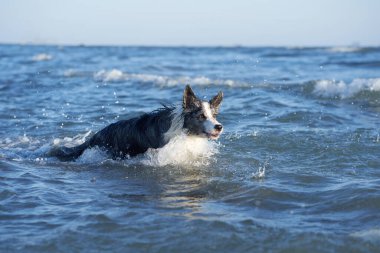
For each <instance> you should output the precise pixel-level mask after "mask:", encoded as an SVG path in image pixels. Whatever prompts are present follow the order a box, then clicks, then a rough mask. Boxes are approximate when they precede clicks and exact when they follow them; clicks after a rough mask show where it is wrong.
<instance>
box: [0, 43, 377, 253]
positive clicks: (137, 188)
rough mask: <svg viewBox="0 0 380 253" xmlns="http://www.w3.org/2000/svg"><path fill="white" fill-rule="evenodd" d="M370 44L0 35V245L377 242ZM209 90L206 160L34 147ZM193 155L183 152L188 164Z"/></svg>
mask: <svg viewBox="0 0 380 253" xmlns="http://www.w3.org/2000/svg"><path fill="white" fill-rule="evenodd" d="M379 59H380V48H359V47H357V48H355V47H347V48H345V47H331V48H281V47H279V48H272V47H262V48H246V47H234V48H223V47H205V48H191V47H173V48H172V47H87V46H72V47H69V46H29V45H0V94H1V96H0V252H146V251H149V252H379V251H380V157H379V154H380V60H379ZM187 83H189V84H191V85H192V87H193V89H194V91H195V92H196V94H198V95H199V96H200V97H202V98H203V97H204V98H206V99H207V98H210V97H212V96H214V95H215V94H216V93H217V92H218V91H219V90H222V91H223V92H224V96H225V99H224V101H223V104H222V106H221V112H220V115H219V117H218V120H219V121H220V122H221V123H223V125H224V128H225V131H224V133H223V135H222V137H221V138H220V139H219V140H218V141H217V142H210V143H209V144H208V146H206V148H205V150H204V151H203V153H205V155H206V156H204V157H202V158H200V160H199V159H198V158H194V159H192V158H190V157H189V152H188V151H187V150H182V149H178V147H176V148H172V147H170V148H171V149H169V150H158V151H154V152H158V153H159V154H160V156H159V158H160V159H157V157H153V156H141V157H137V158H134V159H132V160H126V161H120V160H116V161H115V160H112V159H109V158H108V157H107V156H106V154H104V153H102V152H101V151H100V150H96V149H94V150H89V151H86V152H85V153H84V154H83V156H82V157H80V158H79V159H78V160H77V161H75V162H60V161H58V160H56V159H54V158H46V157H45V153H46V152H47V151H48V150H50V149H51V148H52V147H53V146H60V145H66V146H73V145H76V144H79V143H82V142H83V141H84V140H85V139H86V138H89V136H91V135H92V134H94V133H95V132H96V131H98V130H100V129H101V128H102V127H104V126H106V125H108V124H110V123H111V122H115V121H117V120H121V119H126V118H129V117H132V116H136V115H139V114H141V113H143V112H149V111H151V110H154V109H157V108H158V107H160V106H161V105H160V104H161V103H164V104H165V103H167V104H172V103H177V102H178V103H179V102H180V101H181V95H182V92H183V88H184V86H185V84H187ZM197 159H198V160H197Z"/></svg>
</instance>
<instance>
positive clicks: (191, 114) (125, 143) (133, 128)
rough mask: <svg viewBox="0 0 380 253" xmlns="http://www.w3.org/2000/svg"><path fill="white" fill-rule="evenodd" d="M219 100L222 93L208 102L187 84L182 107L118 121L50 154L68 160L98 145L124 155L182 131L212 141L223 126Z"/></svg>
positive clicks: (161, 143)
mask: <svg viewBox="0 0 380 253" xmlns="http://www.w3.org/2000/svg"><path fill="white" fill-rule="evenodd" d="M222 99H223V93H222V92H219V93H218V94H217V95H216V96H215V97H214V98H212V99H211V100H210V101H208V102H206V101H201V100H200V99H198V98H197V97H196V96H195V94H194V92H193V91H192V89H191V88H190V86H189V85H187V86H186V88H185V91H184V94H183V102H182V107H179V108H176V107H166V106H164V107H163V108H161V109H158V110H156V111H153V112H151V113H146V114H143V115H141V116H140V117H136V118H131V119H128V120H121V121H118V122H116V123H113V124H111V125H109V126H107V127H105V128H103V129H102V130H100V131H99V132H97V133H96V134H95V135H94V136H92V137H91V138H90V139H89V140H87V141H86V142H84V143H83V144H81V145H79V146H76V147H73V148H68V147H60V148H56V149H53V150H51V151H50V155H51V156H55V157H57V158H58V159H60V160H62V161H69V160H74V159H76V158H78V157H79V156H80V155H81V154H82V153H83V152H84V150H86V149H88V148H92V147H99V148H101V149H104V150H106V151H107V152H108V153H110V154H111V155H112V157H113V158H127V157H132V156H136V155H138V154H141V153H144V152H146V151H147V150H148V149H150V148H153V149H157V148H161V147H163V146H165V145H166V144H167V143H168V142H169V141H170V140H171V139H172V138H174V137H176V136H178V135H180V134H183V133H184V134H186V135H187V136H197V137H203V138H209V139H213V140H215V139H218V138H219V136H220V134H221V133H222V131H223V126H222V125H221V124H220V123H219V122H218V121H217V120H216V115H217V114H218V111H219V106H220V104H221V102H222Z"/></svg>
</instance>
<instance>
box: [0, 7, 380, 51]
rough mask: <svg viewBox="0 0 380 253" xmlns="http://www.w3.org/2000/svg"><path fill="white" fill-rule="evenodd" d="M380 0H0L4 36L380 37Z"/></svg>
mask: <svg viewBox="0 0 380 253" xmlns="http://www.w3.org/2000/svg"><path fill="white" fill-rule="evenodd" d="M379 24H380V1H379V0H330V1H328V0H319V1H310V0H309V1H307V0H303V1H302V0H230V1H227V0H135V1H130V0H1V1H0V43H1V42H2V43H50V44H93V45H193V46H202V45H216V46H218V45H220V46H234V45H245V46H322V45H325V46H334V45H335V46H345V45H354V44H360V45H380V32H379Z"/></svg>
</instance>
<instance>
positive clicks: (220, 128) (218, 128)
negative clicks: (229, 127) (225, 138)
mask: <svg viewBox="0 0 380 253" xmlns="http://www.w3.org/2000/svg"><path fill="white" fill-rule="evenodd" d="M214 128H215V130H218V131H222V129H223V126H222V125H221V124H216V125H215V126H214Z"/></svg>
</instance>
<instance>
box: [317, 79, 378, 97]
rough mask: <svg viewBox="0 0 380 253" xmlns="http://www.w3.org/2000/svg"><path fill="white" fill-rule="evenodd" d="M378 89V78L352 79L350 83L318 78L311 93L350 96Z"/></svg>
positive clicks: (326, 95)
mask: <svg viewBox="0 0 380 253" xmlns="http://www.w3.org/2000/svg"><path fill="white" fill-rule="evenodd" d="M363 91H369V92H378V91H380V78H370V79H354V80H352V81H351V82H350V83H346V82H344V81H336V80H318V81H316V82H315V84H314V90H313V93H314V94H316V95H318V96H321V97H326V98H328V97H333V98H334V97H338V98H343V99H344V98H350V97H353V96H355V95H357V94H358V93H360V92H363Z"/></svg>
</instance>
